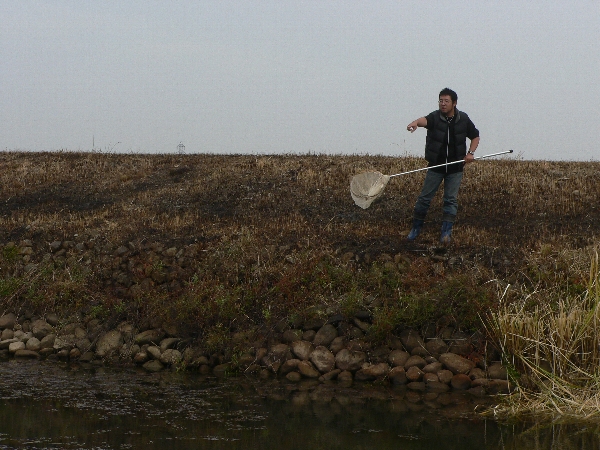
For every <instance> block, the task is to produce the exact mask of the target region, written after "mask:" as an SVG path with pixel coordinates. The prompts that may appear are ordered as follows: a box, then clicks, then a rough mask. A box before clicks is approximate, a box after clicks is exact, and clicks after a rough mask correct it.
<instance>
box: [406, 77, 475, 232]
mask: <svg viewBox="0 0 600 450" xmlns="http://www.w3.org/2000/svg"><path fill="white" fill-rule="evenodd" d="M457 100H458V96H457V95H456V92H454V91H453V90H452V89H448V88H445V89H442V91H441V92H440V95H439V110H437V111H434V112H432V113H430V114H429V115H428V116H427V117H421V118H419V119H417V120H415V121H413V122H411V123H409V124H408V126H407V127H406V129H407V130H408V131H410V132H411V133H413V132H414V131H415V130H416V129H417V127H424V128H427V138H426V141H425V159H426V160H427V162H428V163H429V164H428V167H431V166H437V165H440V164H447V163H451V162H454V161H460V160H464V163H463V164H460V163H456V164H450V165H445V166H442V167H438V168H435V169H429V170H427V175H426V176H425V181H424V182H423V189H422V190H421V194H420V195H419V198H418V199H417V202H416V204H415V209H414V219H413V226H412V230H411V231H410V233H409V234H408V236H407V238H408V240H409V241H414V240H415V239H416V238H417V236H418V235H419V234H420V233H421V230H422V228H423V224H424V223H425V216H426V215H427V211H428V210H429V205H430V203H431V200H432V199H433V197H434V195H435V193H436V192H437V190H438V188H439V187H440V184H442V181H443V182H444V206H443V216H442V234H441V238H440V241H441V242H442V243H443V244H449V243H450V240H451V237H452V225H453V224H454V220H455V218H456V213H457V211H458V200H457V197H458V189H459V188H460V182H461V181H462V176H463V167H464V165H465V164H468V163H471V162H473V160H474V154H475V150H477V146H478V145H479V130H478V129H477V128H475V125H474V124H473V122H472V121H471V119H469V116H467V114H466V113H464V112H462V111H459V110H458V109H456V102H457ZM467 138H469V140H470V144H469V150H467Z"/></svg>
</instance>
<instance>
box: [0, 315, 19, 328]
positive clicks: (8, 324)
mask: <svg viewBox="0 0 600 450" xmlns="http://www.w3.org/2000/svg"><path fill="white" fill-rule="evenodd" d="M16 321H17V316H16V315H15V314H14V313H8V314H4V315H3V316H2V317H0V329H2V330H3V329H5V328H10V329H12V328H13V327H14V326H15V322H16Z"/></svg>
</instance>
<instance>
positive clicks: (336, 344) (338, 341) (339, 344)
mask: <svg viewBox="0 0 600 450" xmlns="http://www.w3.org/2000/svg"><path fill="white" fill-rule="evenodd" d="M345 346H346V338H344V337H343V336H338V337H336V338H335V339H334V340H333V341H332V342H331V345H330V346H329V350H331V352H332V353H333V354H334V355H335V354H337V352H339V351H340V350H342V349H343V348H344V347H345Z"/></svg>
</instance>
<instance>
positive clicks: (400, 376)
mask: <svg viewBox="0 0 600 450" xmlns="http://www.w3.org/2000/svg"><path fill="white" fill-rule="evenodd" d="M388 378H389V380H390V381H391V382H392V383H393V384H406V383H407V381H408V380H407V378H406V371H405V370H404V367H402V366H396V367H394V368H392V370H390V371H389V372H388Z"/></svg>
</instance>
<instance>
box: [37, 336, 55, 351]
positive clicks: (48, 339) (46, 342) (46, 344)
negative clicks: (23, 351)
mask: <svg viewBox="0 0 600 450" xmlns="http://www.w3.org/2000/svg"><path fill="white" fill-rule="evenodd" d="M55 339H56V335H55V334H48V335H46V336H44V337H43V338H42V340H41V341H40V348H41V349H44V348H54V341H55Z"/></svg>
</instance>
